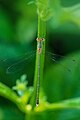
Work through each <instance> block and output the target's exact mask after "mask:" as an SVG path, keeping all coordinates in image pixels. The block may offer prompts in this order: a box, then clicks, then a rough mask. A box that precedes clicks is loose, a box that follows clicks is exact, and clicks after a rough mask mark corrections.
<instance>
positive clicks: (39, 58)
mask: <svg viewBox="0 0 80 120" xmlns="http://www.w3.org/2000/svg"><path fill="white" fill-rule="evenodd" d="M45 37H46V22H44V21H42V20H41V18H40V17H39V15H38V38H44V39H45ZM44 57H45V41H44V42H43V43H42V52H41V54H40V55H39V54H38V43H37V52H36V64H35V75H34V93H33V96H32V99H31V105H32V108H34V107H35V106H36V93H37V83H38V82H40V90H41V86H42V81H43V69H44ZM39 66H40V71H39V69H38V67H39ZM38 73H40V74H39V76H40V78H38ZM38 80H39V81H38Z"/></svg>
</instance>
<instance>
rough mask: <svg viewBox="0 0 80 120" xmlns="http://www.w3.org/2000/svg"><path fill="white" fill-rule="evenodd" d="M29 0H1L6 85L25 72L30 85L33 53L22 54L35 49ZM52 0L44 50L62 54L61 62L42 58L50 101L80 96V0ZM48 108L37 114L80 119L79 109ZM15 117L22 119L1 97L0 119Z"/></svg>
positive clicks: (1, 71)
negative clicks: (57, 109)
mask: <svg viewBox="0 0 80 120" xmlns="http://www.w3.org/2000/svg"><path fill="white" fill-rule="evenodd" d="M55 1H56V0H55ZM28 2H30V0H0V82H2V83H4V84H6V85H8V86H9V87H12V86H14V85H15V82H16V79H17V78H20V76H21V75H23V74H27V79H28V85H29V86H32V85H33V78H34V68H35V57H34V58H30V59H29V60H26V59H25V58H27V57H28V55H25V54H26V53H27V52H28V53H29V52H32V51H34V50H36V37H37V12H36V11H37V9H36V5H35V4H34V3H33V4H28ZM51 2H52V4H51V8H52V11H53V16H52V17H51V19H49V20H48V21H47V40H46V50H47V51H50V52H52V53H55V54H58V55H62V56H65V58H63V59H61V63H60V64H55V63H53V62H52V61H51V59H49V57H47V58H46V59H45V72H44V81H43V89H44V91H45V94H46V96H47V100H48V102H51V103H53V102H58V101H61V100H65V99H69V98H75V97H79V96H80V0H60V2H61V6H60V7H59V8H58V7H57V5H56V4H57V3H56V4H54V0H51ZM29 55H30V54H29ZM21 57H23V60H24V61H23V62H22V63H20V64H18V65H16V66H14V68H12V69H11V70H10V74H7V72H6V71H7V69H8V68H9V67H10V66H11V65H13V64H14V63H16V62H17V61H19V60H20V58H21ZM57 58H58V57H57ZM73 60H74V61H73ZM58 63H59V61H58ZM68 68H69V69H70V71H69V70H68ZM18 70H19V71H18ZM47 112H48V111H47ZM47 112H46V113H42V117H41V115H40V117H41V119H44V120H47V119H49V116H53V118H54V119H55V120H57V119H59V120H80V116H79V114H80V112H79V111H78V110H77V111H75V110H72V111H66V110H64V111H57V112H56V111H54V112H51V113H48V115H47ZM53 113H54V114H53ZM73 114H74V117H73ZM65 116H67V117H66V118H65ZM53 118H51V120H53ZM14 119H15V120H24V114H22V113H21V112H20V111H19V110H18V109H17V107H16V106H15V105H14V104H13V103H11V102H10V101H8V100H6V99H4V98H2V97H0V120H14ZM34 119H35V120H36V119H37V118H34Z"/></svg>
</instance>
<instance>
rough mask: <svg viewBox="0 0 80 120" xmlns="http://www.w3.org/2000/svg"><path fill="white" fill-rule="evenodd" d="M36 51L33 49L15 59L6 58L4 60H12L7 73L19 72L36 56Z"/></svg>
mask: <svg viewBox="0 0 80 120" xmlns="http://www.w3.org/2000/svg"><path fill="white" fill-rule="evenodd" d="M35 53H36V51H31V52H29V53H25V54H24V55H21V56H18V57H17V59H15V60H12V59H11V60H8V59H5V60H4V62H7V61H12V62H11V63H10V64H9V63H8V62H7V63H8V67H7V69H6V73H7V74H12V73H17V72H19V71H21V70H22V69H24V67H25V66H26V65H27V64H29V63H30V62H31V61H32V59H33V58H34V56H35Z"/></svg>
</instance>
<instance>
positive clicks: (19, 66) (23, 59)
mask: <svg viewBox="0 0 80 120" xmlns="http://www.w3.org/2000/svg"><path fill="white" fill-rule="evenodd" d="M35 55H36V51H31V52H29V53H25V55H22V56H19V57H18V59H17V60H16V61H14V62H13V63H12V64H11V65H9V66H8V67H7V70H6V73H8V74H12V73H17V72H19V71H21V70H23V69H24V66H25V64H27V65H28V64H31V62H32V61H33V59H35ZM45 56H46V59H50V60H51V61H52V62H54V63H56V64H60V65H61V66H62V68H63V69H65V70H67V71H69V72H70V71H71V69H70V68H69V67H67V65H64V64H62V63H60V61H61V60H63V59H64V58H65V56H62V55H58V54H54V53H52V52H46V54H45ZM75 61H76V60H75V59H73V58H72V59H71V62H72V63H73V64H75ZM5 62H6V59H5ZM34 64H35V63H34Z"/></svg>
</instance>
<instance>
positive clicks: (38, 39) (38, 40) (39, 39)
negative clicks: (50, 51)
mask: <svg viewBox="0 0 80 120" xmlns="http://www.w3.org/2000/svg"><path fill="white" fill-rule="evenodd" d="M36 40H37V42H42V41H44V40H45V39H44V38H37V39H36Z"/></svg>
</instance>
